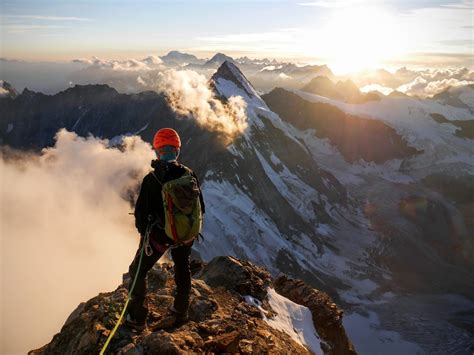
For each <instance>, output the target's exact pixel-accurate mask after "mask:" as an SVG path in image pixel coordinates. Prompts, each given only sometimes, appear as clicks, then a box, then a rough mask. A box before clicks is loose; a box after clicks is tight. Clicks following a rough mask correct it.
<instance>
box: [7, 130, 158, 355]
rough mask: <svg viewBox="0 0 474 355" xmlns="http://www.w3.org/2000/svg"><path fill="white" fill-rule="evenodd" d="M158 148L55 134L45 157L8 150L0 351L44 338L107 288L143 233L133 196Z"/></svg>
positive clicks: (130, 140) (132, 140)
mask: <svg viewBox="0 0 474 355" xmlns="http://www.w3.org/2000/svg"><path fill="white" fill-rule="evenodd" d="M153 157H154V153H153V151H152V149H151V146H150V145H149V144H148V143H145V142H143V141H142V140H141V139H140V138H139V137H125V138H124V140H123V144H122V145H121V146H120V147H115V148H111V147H109V146H108V141H107V140H101V139H98V138H94V137H88V138H81V137H78V136H77V135H76V134H75V133H72V132H68V131H66V130H61V131H59V132H58V133H57V136H56V144H55V145H54V146H53V147H51V148H47V149H44V150H43V151H42V152H41V154H30V153H25V152H18V151H15V152H12V151H7V150H4V152H3V154H2V157H1V160H0V171H1V172H2V173H1V190H0V198H1V201H2V203H1V210H0V215H1V221H2V224H1V245H2V263H1V277H0V283H1V285H0V286H1V290H2V293H1V300H0V303H1V307H0V314H1V320H2V322H1V331H0V336H1V337H2V339H0V344H1V349H0V353H2V354H19V353H26V352H27V350H31V349H33V348H37V347H40V346H42V345H44V344H45V343H47V342H49V341H50V340H51V338H52V336H53V335H54V334H55V333H57V332H58V331H59V330H60V328H61V326H62V325H63V323H64V321H65V320H66V318H67V317H68V315H69V314H70V312H72V310H74V309H75V307H76V306H77V305H78V304H79V303H80V302H82V301H85V300H88V299H89V298H91V297H93V296H95V295H97V294H98V293H99V292H104V291H111V290H113V289H115V288H116V287H117V286H118V285H119V284H120V282H121V278H122V274H123V273H125V272H127V271H128V265H129V263H130V262H131V260H132V258H133V256H134V253H135V252H136V248H137V246H138V241H139V235H138V232H137V231H136V230H135V227H134V218H133V216H132V215H130V214H129V213H130V212H132V211H133V207H132V201H133V199H134V196H135V195H136V192H137V189H138V186H139V184H140V183H141V179H142V178H143V176H144V175H145V174H146V173H147V172H148V170H149V169H150V161H151V159H153Z"/></svg>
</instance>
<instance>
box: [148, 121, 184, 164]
mask: <svg viewBox="0 0 474 355" xmlns="http://www.w3.org/2000/svg"><path fill="white" fill-rule="evenodd" d="M180 148H181V139H180V138H179V134H178V132H176V131H175V130H174V129H172V128H161V129H159V130H158V132H156V134H155V137H154V138H153V149H154V150H155V152H156V156H157V158H158V159H159V160H164V161H173V160H176V159H178V156H179V150H180Z"/></svg>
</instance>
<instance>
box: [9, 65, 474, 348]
mask: <svg viewBox="0 0 474 355" xmlns="http://www.w3.org/2000/svg"><path fill="white" fill-rule="evenodd" d="M162 59H163V58H162ZM218 59H219V58H218ZM220 59H223V60H225V59H226V58H220ZM218 62H219V60H215V61H214V62H212V61H211V63H212V65H217V64H216V63H218ZM206 64H209V63H204V64H199V63H195V64H193V65H206ZM307 69H308V70H309V68H307ZM314 69H315V68H311V70H314ZM273 70H276V69H272V71H273ZM317 70H325V68H317ZM313 80H314V81H313V82H312V83H313V84H311V82H310V81H308V82H309V83H310V84H308V85H307V86H303V85H301V83H300V86H299V87H298V88H291V89H290V88H286V89H284V88H275V89H273V90H271V91H269V92H268V93H267V94H265V95H261V94H260V93H259V91H257V90H256V89H255V87H254V86H253V85H252V84H251V82H250V81H249V80H248V79H247V78H246V76H245V75H244V74H243V73H242V71H241V70H240V69H239V68H238V64H237V65H236V64H235V61H234V62H233V61H224V62H223V63H222V64H221V65H220V66H219V68H218V69H217V71H215V72H214V74H213V75H212V77H211V79H210V87H212V88H213V90H214V93H215V95H216V97H218V98H219V100H221V102H223V103H224V104H225V103H226V102H228V101H229V100H231V98H232V97H235V96H240V97H242V98H243V100H244V101H245V103H246V115H247V124H248V127H247V129H246V130H245V131H244V132H243V134H242V135H240V136H238V137H237V138H236V139H234V140H233V141H232V142H231V143H230V144H227V145H225V144H222V139H221V136H220V135H219V133H218V132H215V131H210V130H207V129H205V128H204V127H202V126H200V125H198V124H197V122H196V121H195V120H193V119H189V118H188V117H185V116H182V115H179V114H177V113H176V112H175V111H174V110H173V108H172V107H171V106H170V103H169V100H168V99H167V97H166V95H165V94H163V93H156V92H153V91H146V92H140V93H135V94H123V93H119V92H118V91H117V90H115V89H113V88H111V87H109V86H107V85H83V86H81V85H77V86H74V87H72V88H69V89H67V90H65V91H62V92H60V93H58V94H55V95H44V94H41V93H36V92H32V91H30V90H27V89H25V90H24V91H23V92H22V93H21V94H19V95H18V96H16V97H14V96H15V95H9V96H4V97H2V98H0V111H1V112H2V115H1V118H0V132H1V133H0V139H1V141H0V142H1V144H2V145H8V146H11V147H13V148H19V149H30V150H40V149H41V148H43V147H45V146H50V145H53V144H54V135H55V133H56V132H57V130H58V129H60V128H66V129H67V130H71V131H75V132H76V133H78V134H79V135H82V136H85V135H88V134H93V135H94V136H99V137H102V138H108V139H110V142H111V144H116V143H117V142H119V141H120V137H121V136H123V135H132V134H136V135H140V136H141V137H142V138H143V139H144V140H145V141H148V142H150V141H151V140H152V137H153V134H154V132H155V131H156V130H157V129H158V128H160V127H164V126H168V127H173V128H175V129H177V130H178V131H179V132H180V134H181V135H182V141H183V142H184V144H183V147H182V152H183V153H182V161H183V163H185V164H189V165H192V166H193V167H194V169H195V170H196V172H197V174H198V175H199V177H200V179H201V180H202V187H203V193H204V196H205V199H206V206H207V210H208V212H207V214H206V227H205V233H204V234H205V236H206V240H205V243H203V244H201V245H199V246H198V247H197V251H198V252H199V253H200V255H201V257H202V258H203V259H204V260H211V259H212V258H214V257H216V256H219V255H232V256H234V257H238V258H241V259H246V260H251V261H252V262H255V263H257V264H260V265H264V266H265V267H266V268H268V270H269V271H270V272H271V273H272V274H274V275H277V274H278V273H280V272H284V273H285V274H287V275H289V276H290V277H295V278H300V279H303V280H304V282H306V283H307V284H308V285H311V286H312V287H314V288H318V289H320V290H323V291H324V292H327V293H328V294H329V295H330V296H331V297H332V298H333V299H334V300H335V301H336V303H338V304H339V305H340V306H341V307H342V308H343V309H344V310H345V311H346V314H347V315H346V317H345V319H344V325H345V327H346V329H347V332H348V335H349V338H350V339H351V340H352V341H353V342H354V344H355V347H356V349H357V350H359V351H361V352H362V353H377V352H379V351H381V349H384V351H385V352H388V353H400V352H404V353H416V352H417V351H423V352H426V353H446V352H451V353H463V352H465V351H466V349H469V347H470V346H471V347H472V346H473V342H472V339H473V337H474V335H473V333H472V325H473V324H474V314H473V312H472V309H473V305H474V303H473V300H474V274H473V272H472V270H474V268H473V266H474V265H473V264H474V241H473V239H472V236H473V235H474V225H473V224H472V220H473V216H474V214H473V209H474V205H473V201H474V198H473V196H474V178H473V176H474V159H473V157H474V142H473V140H472V139H473V138H472V129H473V128H472V127H473V123H474V116H473V114H472V111H471V110H470V108H469V107H464V106H462V105H461V106H460V105H452V104H453V101H452V100H453V99H452V98H451V97H450V98H449V99H446V98H445V97H444V96H443V97H437V98H434V99H417V98H412V97H399V96H397V95H393V96H390V97H385V96H382V97H381V96H378V95H377V97H376V98H375V96H374V97H371V98H370V99H367V98H368V96H366V95H364V94H363V93H360V92H359V91H358V90H357V91H356V90H355V89H354V86H353V85H352V84H351V83H349V82H345V83H344V82H343V83H341V84H339V85H338V84H337V83H336V84H333V83H332V82H329V81H330V80H329V79H316V80H315V79H313ZM328 80H329V81H328ZM321 83H322V84H321ZM323 84H324V85H323ZM3 87H4V88H5V84H3ZM468 89H469V88H468ZM5 90H6V89H5ZM357 92H358V94H357V95H355V96H354V93H357ZM449 93H450V95H464V91H463V92H462V93H459V92H457V91H454V92H453V91H449ZM461 98H462V99H463V100H461V101H462V102H463V103H464V102H465V101H466V99H465V98H464V96H461ZM447 100H448V101H447ZM440 309H444V310H443V312H440V311H439V310H440ZM367 337H370V339H371V342H370V344H368V343H367V342H365V341H364V339H366V338H367ZM447 339H448V340H447ZM377 349H378V350H377Z"/></svg>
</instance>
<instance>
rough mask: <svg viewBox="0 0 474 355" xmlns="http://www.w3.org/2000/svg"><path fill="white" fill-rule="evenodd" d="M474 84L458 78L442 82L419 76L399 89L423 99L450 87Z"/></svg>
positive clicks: (442, 80)
mask: <svg viewBox="0 0 474 355" xmlns="http://www.w3.org/2000/svg"><path fill="white" fill-rule="evenodd" d="M469 84H474V81H471V80H459V79H456V78H446V79H441V80H432V81H429V80H426V79H425V78H424V77H422V76H418V77H416V78H415V80H413V81H412V82H410V83H408V84H405V85H402V86H400V87H398V88H397V90H398V91H401V92H404V93H406V94H409V95H418V96H421V97H427V96H433V95H436V94H437V93H439V92H441V91H443V90H446V89H447V88H448V87H455V86H463V85H469Z"/></svg>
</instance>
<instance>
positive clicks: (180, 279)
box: [128, 238, 191, 323]
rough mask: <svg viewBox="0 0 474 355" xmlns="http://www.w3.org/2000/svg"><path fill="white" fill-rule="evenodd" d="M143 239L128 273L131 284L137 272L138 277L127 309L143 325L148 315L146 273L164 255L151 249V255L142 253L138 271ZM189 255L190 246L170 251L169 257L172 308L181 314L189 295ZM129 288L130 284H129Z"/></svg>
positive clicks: (186, 309)
mask: <svg viewBox="0 0 474 355" xmlns="http://www.w3.org/2000/svg"><path fill="white" fill-rule="evenodd" d="M142 243H143V238H142V239H141V241H140V246H139V247H138V251H137V253H136V254H135V258H134V259H133V261H132V263H131V264H130V267H129V269H128V272H129V274H130V277H131V282H133V279H134V278H135V274H136V272H137V271H138V277H137V281H136V284H135V288H134V290H133V293H132V299H131V300H130V304H129V307H128V313H129V314H130V316H131V317H132V318H133V319H134V320H136V321H137V322H139V323H143V322H145V320H146V317H147V315H148V305H147V301H146V290H147V285H146V275H147V273H148V271H149V270H150V269H151V268H152V267H153V265H155V263H156V262H157V261H158V259H159V258H160V257H161V256H162V255H163V254H164V251H158V250H157V249H156V248H154V247H153V244H151V245H152V248H153V254H152V255H150V256H147V255H146V254H145V253H143V257H142V263H141V267H140V270H137V269H138V263H139V260H140V253H141V248H142ZM190 255H191V245H189V246H186V245H183V246H180V247H177V248H172V249H171V257H172V258H173V262H174V280H175V283H176V295H175V298H174V308H175V309H176V310H177V311H178V312H180V313H182V314H186V313H187V311H188V306H189V293H190V291H191V271H190V268H189V256H190ZM130 287H131V284H130Z"/></svg>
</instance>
